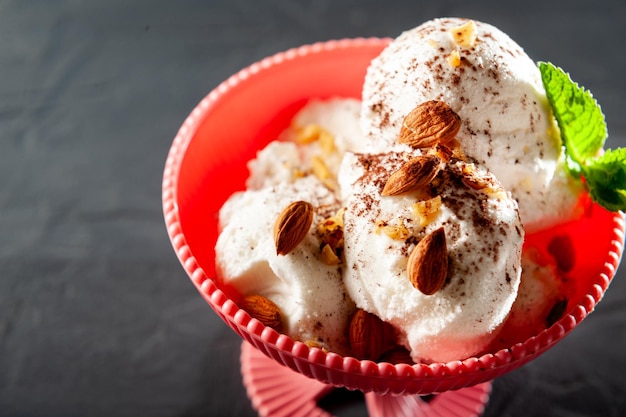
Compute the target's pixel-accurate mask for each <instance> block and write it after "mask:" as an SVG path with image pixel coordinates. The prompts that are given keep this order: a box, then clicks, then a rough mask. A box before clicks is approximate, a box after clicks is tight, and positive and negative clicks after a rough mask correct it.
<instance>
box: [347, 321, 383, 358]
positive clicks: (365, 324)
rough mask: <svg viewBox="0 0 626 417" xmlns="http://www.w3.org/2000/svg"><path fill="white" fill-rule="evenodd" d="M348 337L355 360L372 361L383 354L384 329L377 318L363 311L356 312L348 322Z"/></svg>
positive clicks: (381, 322)
mask: <svg viewBox="0 0 626 417" xmlns="http://www.w3.org/2000/svg"><path fill="white" fill-rule="evenodd" d="M348 335H349V340H350V348H351V349H352V354H353V355H354V357H355V358H357V359H359V360H364V359H369V360H372V361H374V360H377V359H378V358H379V357H380V355H382V354H383V351H384V346H385V342H384V337H385V328H384V323H383V321H382V320H381V319H380V318H378V316H376V315H374V314H372V313H368V312H367V311H365V310H358V311H357V312H356V313H355V314H354V316H352V320H350V328H349V332H348Z"/></svg>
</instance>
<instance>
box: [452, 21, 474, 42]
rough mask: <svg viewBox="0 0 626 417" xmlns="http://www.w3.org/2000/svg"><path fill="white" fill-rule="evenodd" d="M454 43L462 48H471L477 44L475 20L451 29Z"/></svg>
mask: <svg viewBox="0 0 626 417" xmlns="http://www.w3.org/2000/svg"><path fill="white" fill-rule="evenodd" d="M450 33H451V34H452V39H453V40H454V42H455V43H456V44H457V45H459V46H462V47H465V48H469V47H472V46H474V43H475V42H476V23H474V21H473V20H470V21H468V22H467V23H465V24H463V25H461V26H457V27H454V28H452V29H450Z"/></svg>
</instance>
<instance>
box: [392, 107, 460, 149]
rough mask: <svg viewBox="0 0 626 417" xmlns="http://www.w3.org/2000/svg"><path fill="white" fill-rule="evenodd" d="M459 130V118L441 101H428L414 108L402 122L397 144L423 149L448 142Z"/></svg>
mask: <svg viewBox="0 0 626 417" xmlns="http://www.w3.org/2000/svg"><path fill="white" fill-rule="evenodd" d="M460 128H461V118H460V117H459V115H458V114H456V113H455V112H454V110H452V108H451V107H450V106H448V105H447V104H446V103H444V102H443V101H438V100H430V101H426V102H424V103H422V104H420V105H418V106H417V107H416V108H414V109H413V110H412V111H411V112H410V113H409V114H408V115H406V117H405V118H404V120H403V121H402V127H401V128H400V137H399V138H398V142H400V143H405V144H407V145H409V146H411V147H413V148H418V149H424V148H430V147H432V146H435V145H437V144H438V143H442V144H446V143H447V142H450V141H451V140H452V139H454V137H455V136H456V134H457V133H458V132H459V129H460Z"/></svg>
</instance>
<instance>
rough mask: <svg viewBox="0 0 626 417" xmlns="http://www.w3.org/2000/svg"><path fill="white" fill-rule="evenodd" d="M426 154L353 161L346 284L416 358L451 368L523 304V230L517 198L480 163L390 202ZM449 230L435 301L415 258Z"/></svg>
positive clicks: (344, 184) (453, 169)
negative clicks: (411, 270)
mask: <svg viewBox="0 0 626 417" xmlns="http://www.w3.org/2000/svg"><path fill="white" fill-rule="evenodd" d="M416 153H417V154H419V151H413V152H411V151H402V152H387V153H381V154H347V155H346V157H345V158H344V163H343V164H342V167H341V170H340V175H339V183H340V185H341V189H342V198H343V200H344V203H345V205H346V211H345V215H344V239H345V258H346V259H345V260H346V267H345V271H344V280H345V284H346V288H347V289H348V292H349V294H350V296H351V297H352V298H353V300H354V301H355V303H356V305H357V306H358V307H359V308H362V309H364V310H366V311H368V312H370V313H373V314H376V315H377V316H378V317H380V318H381V319H382V320H383V321H386V322H388V323H391V324H392V325H393V326H394V327H395V328H396V329H397V330H398V331H399V332H400V333H401V334H400V341H401V342H402V343H403V344H405V346H406V347H407V348H408V349H409V350H410V351H411V355H412V357H413V360H414V361H416V362H419V361H427V362H428V361H444V362H445V361H450V360H458V359H463V358H466V357H469V356H472V355H474V354H476V353H478V352H480V351H481V350H482V349H483V348H485V347H486V346H487V344H488V343H489V342H490V341H491V340H492V338H493V337H494V336H495V334H496V331H497V329H498V328H499V326H500V325H501V324H502V322H503V321H504V319H505V318H506V317H507V315H508V313H509V311H510V308H511V305H512V304H513V301H514V300H515V298H516V295H517V289H518V285H519V280H520V273H521V268H520V256H521V249H522V242H523V234H524V232H523V227H522V225H521V221H520V219H519V213H518V209H517V204H516V202H515V200H513V199H512V198H511V197H510V194H509V193H507V192H506V191H505V190H504V189H502V187H501V186H500V184H499V183H498V182H497V180H496V179H495V177H494V176H493V175H492V174H490V173H489V172H488V171H486V170H485V169H484V168H482V167H480V166H479V165H476V164H470V163H466V162H463V161H460V160H455V159H453V160H451V161H450V162H448V163H446V164H445V168H444V169H443V170H441V171H440V172H439V174H438V175H437V177H436V178H435V179H434V180H433V181H432V182H431V183H430V184H428V185H426V186H425V187H423V188H421V189H419V190H417V191H411V192H408V193H405V194H402V195H397V196H381V191H382V189H383V187H384V185H385V183H386V181H387V179H388V178H389V176H390V174H391V173H392V172H395V171H396V170H398V169H399V168H400V167H401V166H402V165H403V164H404V163H406V162H407V161H408V160H409V159H410V158H411V157H414V156H415V155H416ZM441 227H443V228H444V230H445V234H446V240H447V250H448V275H447V280H446V283H445V285H444V286H443V288H441V289H440V290H439V291H437V292H435V293H434V294H432V295H425V294H424V293H422V292H421V291H420V290H418V289H416V288H415V287H414V286H413V285H412V283H411V282H410V280H409V277H408V275H407V259H408V257H409V254H410V253H411V251H412V249H413V248H414V247H415V246H416V244H417V243H418V242H419V241H420V240H421V239H423V238H424V237H425V236H426V235H427V234H429V233H431V232H432V231H433V230H435V229H438V228H441Z"/></svg>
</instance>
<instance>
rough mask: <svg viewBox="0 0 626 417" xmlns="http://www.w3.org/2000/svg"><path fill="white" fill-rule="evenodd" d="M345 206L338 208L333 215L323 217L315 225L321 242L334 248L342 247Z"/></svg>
mask: <svg viewBox="0 0 626 417" xmlns="http://www.w3.org/2000/svg"><path fill="white" fill-rule="evenodd" d="M345 211H346V209H345V207H343V208H341V209H339V210H338V211H337V213H335V214H334V215H333V216H331V217H329V218H327V219H324V220H323V221H322V222H321V223H320V224H318V225H317V231H318V233H319V234H320V235H321V240H322V242H323V243H325V244H327V245H330V247H331V249H333V250H336V249H339V248H342V247H343V214H344V212H345Z"/></svg>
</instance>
